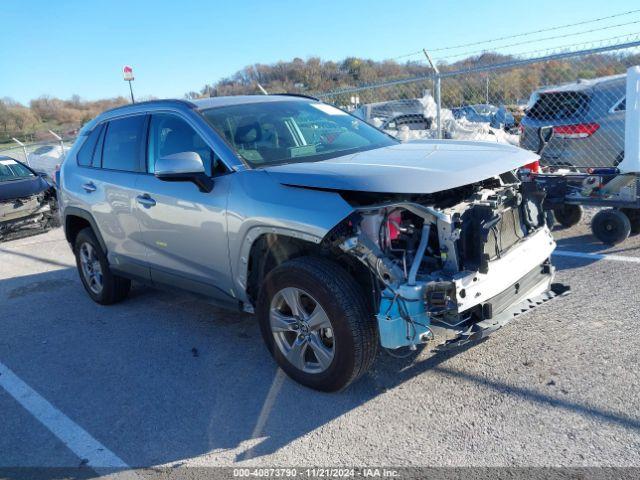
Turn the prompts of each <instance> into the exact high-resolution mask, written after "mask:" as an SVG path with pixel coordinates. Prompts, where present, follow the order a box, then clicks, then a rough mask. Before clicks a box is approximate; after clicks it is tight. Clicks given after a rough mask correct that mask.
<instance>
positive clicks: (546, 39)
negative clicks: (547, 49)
mask: <svg viewBox="0 0 640 480" xmlns="http://www.w3.org/2000/svg"><path fill="white" fill-rule="evenodd" d="M638 23H640V20H635V21H633V22H626V23H619V24H617V25H608V26H606V27H600V28H593V29H591V30H585V31H584V32H577V33H566V34H563V35H554V36H552V37H545V38H540V39H537V40H528V41H525V42H516V43H511V44H509V45H498V46H496V47H492V48H491V49H490V50H489V49H486V48H483V49H480V50H473V51H469V52H464V53H459V54H456V55H452V56H449V57H439V58H435V59H434V61H436V62H437V61H441V60H449V59H452V58H463V57H469V56H472V55H475V54H478V53H484V52H487V51H491V52H494V51H497V50H499V49H505V48H511V47H519V46H520V45H529V44H531V43H537V42H546V41H549V40H559V39H561V38H569V37H575V36H580V35H586V34H588V33H594V32H601V31H603V30H611V29H612V28H618V27H626V26H628V25H637V24H638Z"/></svg>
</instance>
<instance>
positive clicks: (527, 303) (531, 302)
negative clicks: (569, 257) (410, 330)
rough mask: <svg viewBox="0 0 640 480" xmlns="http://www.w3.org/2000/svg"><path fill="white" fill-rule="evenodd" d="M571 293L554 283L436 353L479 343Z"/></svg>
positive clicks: (482, 322) (472, 326)
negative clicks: (524, 315) (533, 311)
mask: <svg viewBox="0 0 640 480" xmlns="http://www.w3.org/2000/svg"><path fill="white" fill-rule="evenodd" d="M570 292H571V288H570V287H569V286H567V285H564V284H561V283H552V284H551V286H550V288H549V290H547V291H545V292H544V293H542V294H540V295H537V296H534V297H531V298H527V299H525V300H523V301H521V302H519V303H516V304H514V305H511V306H510V307H508V308H506V309H505V310H503V311H502V312H501V313H500V314H498V315H496V316H495V317H493V318H491V319H489V320H482V321H479V322H477V323H474V324H473V325H471V326H470V327H468V328H467V329H466V330H464V331H462V332H460V334H459V335H458V336H456V337H454V338H452V339H449V340H447V341H446V342H444V343H443V344H441V345H439V346H438V347H436V349H435V350H436V351H449V350H454V349H456V348H460V347H463V346H465V345H468V344H470V343H474V342H478V341H480V340H482V339H483V338H486V337H488V336H489V335H491V334H492V333H493V332H495V331H496V330H498V329H500V328H502V327H504V326H505V325H506V324H508V323H509V322H511V321H512V320H513V319H514V318H516V317H517V316H519V315H523V314H525V313H527V312H530V311H531V310H533V309H534V308H536V307H538V306H540V305H542V304H543V303H547V302H548V301H550V300H553V299H554V298H556V297H560V296H565V295H568V294H569V293H570Z"/></svg>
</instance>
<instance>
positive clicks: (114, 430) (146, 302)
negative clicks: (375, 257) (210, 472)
mask: <svg viewBox="0 0 640 480" xmlns="http://www.w3.org/2000/svg"><path fill="white" fill-rule="evenodd" d="M30 286H31V287H32V289H31V290H29V288H30ZM47 286H49V287H50V288H48V287H47ZM16 292H19V294H16ZM0 308H1V311H2V314H1V315H0V317H2V322H0V339H3V340H0V361H1V362H3V363H4V364H5V365H7V366H8V367H9V368H10V369H12V370H13V371H14V372H15V373H16V375H18V376H19V377H20V378H21V379H22V380H23V381H25V382H26V383H27V384H29V385H30V386H31V387H32V388H33V389H35V390H36V391H37V392H39V393H40V394H41V395H43V396H44V397H45V398H47V399H48V400H49V401H50V402H51V403H52V404H53V405H54V406H55V407H57V408H58V409H60V410H61V411H62V412H64V413H65V414H66V415H67V416H69V417H70V418H71V419H73V420H74V421H75V422H76V423H78V424H79V425H80V426H81V427H82V428H84V429H85V430H86V431H88V432H89V433H90V434H91V435H92V436H94V437H95V438H96V439H97V440H99V441H100V442H102V443H103V444H104V445H106V446H107V447H108V448H109V449H111V450H113V451H114V452H115V453H116V454H117V455H118V456H119V457H120V458H122V459H123V460H124V461H125V462H127V463H128V464H129V465H132V466H140V467H144V466H150V465H158V464H165V463H179V462H181V461H182V460H184V459H188V458H192V457H196V456H200V455H203V454H206V453H209V452H213V453H214V454H216V455H221V456H225V455H226V456H228V457H229V458H228V463H229V462H231V461H233V460H244V459H249V458H256V457H260V456H263V455H267V454H270V453H273V452H276V451H278V450H279V449H281V448H282V447H284V446H286V445H288V444H289V443H291V442H293V441H295V440H296V439H299V438H300V437H302V436H304V435H306V434H307V433H309V432H311V431H313V430H315V429H317V428H320V427H322V426H323V425H326V424H327V423H329V422H331V421H332V420H335V419H337V418H339V417H340V416H342V415H344V414H346V413H348V412H350V411H352V410H354V409H356V408H358V407H359V406H361V405H363V404H364V403H366V402H368V401H369V400H371V399H372V398H375V397H376V396H378V395H380V394H381V393H383V392H384V391H385V390H387V389H390V388H393V387H395V386H398V385H400V384H402V383H403V382H405V381H407V380H409V379H410V378H412V377H414V376H416V375H420V374H421V373H423V372H425V371H427V370H434V371H436V372H438V373H439V374H442V375H446V376H449V377H455V378H457V379H461V380H464V381H468V382H475V383H480V384H483V385H485V386H486V387H487V388H491V389H494V390H498V391H500V392H502V393H504V394H505V395H515V396H518V397H520V398H522V399H524V400H526V401H529V402H533V403H537V404H541V405H544V406H549V407H553V408H561V409H566V410H569V411H573V412H578V413H580V414H582V415H585V416H589V417H594V418H596V419H597V420H600V421H604V422H609V423H615V424H618V425H621V426H623V427H625V428H631V429H634V430H637V429H638V428H639V427H640V421H639V420H638V419H632V418H628V417H626V416H623V415H620V414H617V413H615V412H609V411H606V410H602V409H599V408H596V407H590V406H585V405H581V404H577V403H572V402H569V401H565V400H563V399H560V398H556V397H552V396H549V395H546V394H544V393H540V392H537V391H535V390H532V389H525V388H519V387H514V386H510V385H508V384H505V383H501V382H499V381H496V380H488V379H485V378H482V377H479V376H476V375H471V374H468V373H464V372H459V371H456V370H453V369H451V368H448V367H446V366H445V365H444V364H445V363H446V361H447V360H448V359H450V358H451V357H452V356H454V355H457V354H464V353H465V351H466V350H467V349H468V348H467V349H464V348H463V349H460V350H458V351H454V352H447V353H440V354H437V355H430V356H429V355H426V354H422V355H418V356H414V357H413V358H411V359H404V360H402V359H396V358H392V357H390V356H388V355H386V354H381V355H380V356H379V358H378V362H377V365H376V367H375V370H374V371H373V372H371V373H369V374H367V375H366V376H365V377H364V378H362V379H361V380H360V381H359V382H357V383H356V384H354V385H352V386H351V387H350V388H349V389H347V390H346V391H344V392H341V393H337V394H323V393H318V392H315V391H312V390H309V389H306V388H304V387H301V386H299V385H298V384H296V383H294V382H292V381H290V380H289V379H288V378H286V377H285V376H284V375H283V374H282V373H281V372H280V371H279V370H278V369H277V368H276V367H275V364H274V362H273V361H272V359H271V357H270V356H269V354H268V352H267V350H266V348H264V346H263V342H262V339H261V337H260V333H259V329H258V326H257V323H256V321H255V318H254V317H253V316H249V315H244V314H239V313H229V312H224V311H221V310H219V309H217V308H215V307H212V306H210V305H208V304H206V303H203V302H198V301H194V300H192V299H190V298H188V297H184V296H170V295H168V294H166V293H163V292H157V291H154V290H151V289H148V288H143V287H135V288H134V290H133V291H132V295H131V297H130V299H129V300H127V301H125V302H123V303H121V304H118V305H114V306H111V307H103V306H99V305H96V304H94V303H93V302H91V301H90V299H89V298H88V297H87V295H86V294H85V293H84V291H83V289H82V287H81V285H80V282H79V281H78V279H77V276H76V272H75V270H73V269H70V268H67V269H61V270H56V271H53V272H47V273H42V274H37V275H30V276H26V277H16V278H9V279H5V280H1V281H0ZM497 335H499V333H498V334H497ZM494 341H495V340H494ZM498 341H499V340H498ZM279 372H280V373H279ZM425 428H427V427H425ZM230 450H233V451H230ZM238 452H239V453H238Z"/></svg>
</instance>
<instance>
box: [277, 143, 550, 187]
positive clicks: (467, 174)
mask: <svg viewBox="0 0 640 480" xmlns="http://www.w3.org/2000/svg"><path fill="white" fill-rule="evenodd" d="M537 159H538V155H536V154H534V153H533V152H530V151H528V150H523V149H521V148H518V147H514V146H512V145H505V144H497V143H486V142H461V141H455V140H423V141H416V142H410V143H401V144H398V145H392V146H390V147H384V148H378V149H376V150H369V151H366V152H361V153H355V154H352V155H345V156H342V157H337V158H333V159H330V160H323V161H319V162H308V163H304V162H302V163H292V164H287V165H278V166H273V167H266V168H265V170H266V171H267V172H268V173H269V174H270V175H271V176H273V177H274V178H275V179H276V180H277V181H279V182H280V183H283V184H286V185H295V186H301V187H312V188H326V189H331V190H355V191H365V192H379V193H419V194H428V193H435V192H439V191H442V190H448V189H450V188H456V187H460V186H462V185H468V184H470V183H474V182H479V181H481V180H485V179H487V178H489V177H493V176H496V175H499V174H501V173H504V172H507V171H509V170H514V169H516V168H518V167H521V166H523V165H526V164H528V163H531V162H534V161H536V160H537Z"/></svg>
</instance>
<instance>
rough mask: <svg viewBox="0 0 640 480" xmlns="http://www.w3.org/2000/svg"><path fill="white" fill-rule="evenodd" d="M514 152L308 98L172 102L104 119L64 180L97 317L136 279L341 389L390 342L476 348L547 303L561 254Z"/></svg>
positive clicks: (66, 209) (301, 377)
mask: <svg viewBox="0 0 640 480" xmlns="http://www.w3.org/2000/svg"><path fill="white" fill-rule="evenodd" d="M536 158H537V157H536V156H535V155H534V154H532V153H531V152H527V151H525V150H521V149H519V148H516V147H511V146H506V145H498V144H483V143H464V142H454V141H448V142H435V141H427V142H416V143H406V144H402V143H399V142H398V141H397V140H395V139H393V138H391V137H389V136H388V135H386V134H384V133H383V132H381V131H379V130H377V129H375V128H373V127H371V126H370V125H368V124H366V123H365V122H363V121H361V120H359V119H357V118H355V117H353V116H351V115H349V114H347V113H345V112H344V111H342V110H339V109H337V108H334V107H332V106H330V105H327V104H324V103H321V102H319V101H317V100H315V99H311V98H304V97H300V96H289V95H269V96H238V97H219V98H209V99H203V100H196V101H180V100H162V101H152V102H147V103H139V104H134V105H129V106H125V107H120V108H117V109H114V110H110V111H108V112H105V113H103V114H101V115H100V116H99V117H98V118H96V119H95V120H93V121H91V122H90V123H89V124H88V125H86V126H85V127H84V129H83V130H82V132H81V134H80V136H79V139H78V140H77V142H76V143H75V145H74V146H73V148H72V149H71V151H70V152H69V154H68V155H67V158H66V160H65V162H64V164H63V166H62V169H61V174H60V184H61V185H60V202H61V208H62V217H63V221H64V228H65V232H66V236H67V239H68V241H69V242H70V245H71V247H72V249H73V251H74V253H75V255H76V260H77V267H78V271H79V274H80V279H81V281H82V283H83V285H84V287H85V289H86V291H87V293H88V295H89V296H90V297H91V298H92V299H93V300H94V301H96V302H98V303H100V304H105V305H107V304H112V303H115V302H118V301H120V300H123V299H124V298H125V297H126V296H127V293H128V291H129V288H130V285H131V280H136V281H140V282H143V283H146V284H150V285H155V286H165V287H167V286H168V287H170V288H171V289H173V290H175V289H180V290H185V291H188V292H192V293H195V294H198V295H200V296H203V297H206V298H207V299H209V300H210V301H212V302H215V303H216V304H218V305H221V306H224V307H228V308H231V309H236V310H242V311H245V312H255V313H256V315H257V319H258V321H259V323H260V327H261V330H262V334H263V336H264V340H265V342H266V344H267V347H268V349H269V351H270V352H271V354H272V355H273V357H274V358H275V360H276V361H277V362H278V364H279V365H280V366H281V367H282V368H283V369H284V370H285V371H286V372H287V373H288V374H289V375H290V376H291V377H292V378H294V379H295V380H297V381H299V382H300V383H302V384H304V385H307V386H310V387H312V388H316V389H320V390H325V391H334V390H338V389H341V388H344V387H345V386H347V385H348V384H349V383H351V382H352V381H354V380H355V379H357V378H358V377H360V376H361V375H363V374H364V373H365V372H366V371H367V370H368V369H369V367H370V366H371V364H372V363H373V361H374V359H375V357H376V352H377V351H378V348H379V347H380V346H381V347H383V348H387V349H394V350H395V349H400V348H410V349H416V348H417V347H418V346H419V345H422V344H425V343H430V344H432V345H438V346H439V348H443V349H444V348H455V347H456V346H459V345H462V344H465V343H468V342H471V341H474V340H478V339H480V338H482V337H484V336H486V335H487V334H488V333H490V332H492V331H494V330H496V329H497V328H499V327H501V326H502V325H504V324H505V323H507V322H508V321H509V320H511V319H512V318H513V317H514V316H515V315H517V314H519V313H521V312H523V311H526V310H528V309H531V308H533V307H535V306H536V305H538V304H540V303H541V302H543V301H545V300H548V299H549V298H551V297H553V296H554V292H555V293H557V292H558V289H556V288H554V289H552V290H550V288H551V281H552V279H553V275H554V269H553V267H552V265H551V264H550V261H549V257H550V255H551V252H552V250H553V249H554V246H555V243H554V241H553V239H552V237H551V235H550V233H549V230H548V229H547V227H546V226H545V222H544V215H543V211H542V207H541V201H542V198H543V195H542V194H541V193H540V192H538V191H537V190H536V187H535V185H534V184H521V183H520V182H519V181H518V179H517V177H516V176H515V174H514V173H513V172H514V170H515V169H517V168H518V167H520V166H522V165H524V164H527V163H531V162H532V161H534V160H535V159H536Z"/></svg>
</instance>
